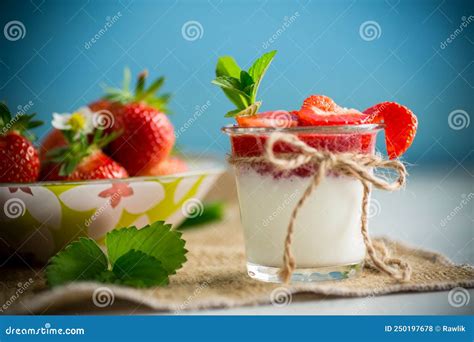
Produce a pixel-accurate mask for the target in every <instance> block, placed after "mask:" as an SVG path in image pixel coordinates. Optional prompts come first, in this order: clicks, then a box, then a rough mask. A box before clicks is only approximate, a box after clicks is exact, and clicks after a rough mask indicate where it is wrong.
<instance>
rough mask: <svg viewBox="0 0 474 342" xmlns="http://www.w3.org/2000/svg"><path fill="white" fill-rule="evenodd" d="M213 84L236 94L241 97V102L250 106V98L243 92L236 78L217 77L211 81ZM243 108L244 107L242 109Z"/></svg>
mask: <svg viewBox="0 0 474 342" xmlns="http://www.w3.org/2000/svg"><path fill="white" fill-rule="evenodd" d="M212 83H213V84H215V85H218V86H219V87H221V88H223V89H225V90H228V91H229V92H231V93H235V94H238V95H240V96H242V97H243V102H244V103H245V105H246V106H248V105H249V104H250V96H249V95H247V94H246V93H245V92H244V91H243V87H242V84H241V83H240V81H239V80H238V79H237V78H234V77H230V76H219V77H216V79H215V80H213V81H212ZM244 108H245V107H244Z"/></svg>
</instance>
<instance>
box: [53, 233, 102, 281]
mask: <svg viewBox="0 0 474 342" xmlns="http://www.w3.org/2000/svg"><path fill="white" fill-rule="evenodd" d="M106 270H107V258H106V256H105V254H104V252H102V250H101V249H100V247H99V246H98V245H97V243H95V241H94V240H91V239H88V238H83V237H82V238H80V239H79V240H77V241H75V242H73V243H71V244H70V245H68V246H67V247H66V248H65V249H64V250H62V251H60V252H59V253H58V254H56V255H55V256H54V257H52V258H51V259H50V261H49V264H48V267H47V268H46V279H47V281H48V284H49V285H50V286H57V285H62V284H65V283H69V282H72V281H78V280H94V279H96V278H97V277H98V276H99V275H100V274H101V273H102V272H104V271H106Z"/></svg>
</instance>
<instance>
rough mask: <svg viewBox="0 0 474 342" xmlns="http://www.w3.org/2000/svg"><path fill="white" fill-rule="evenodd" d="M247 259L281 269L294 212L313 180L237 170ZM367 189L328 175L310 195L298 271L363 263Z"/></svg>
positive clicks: (300, 220)
mask: <svg viewBox="0 0 474 342" xmlns="http://www.w3.org/2000/svg"><path fill="white" fill-rule="evenodd" d="M236 173H237V177H236V179H237V189H238V194H239V202H240V212H241V217H242V224H243V228H244V236H245V245H246V252H247V260H248V262H251V263H253V264H258V265H261V266H269V267H281V266H282V260H283V259H282V258H283V247H284V240H285V237H286V233H287V230H288V223H289V220H290V216H291V213H292V211H293V209H294V208H295V206H296V204H297V202H298V200H299V199H300V198H301V196H302V195H303V193H304V191H305V189H306V188H307V186H308V185H309V183H310V182H311V181H312V180H313V178H312V177H304V178H303V177H298V176H292V177H289V178H278V179H275V178H273V177H272V176H271V175H261V174H259V173H257V172H255V171H253V170H249V169H248V168H245V169H241V170H236ZM362 195H363V189H362V185H361V184H360V182H358V181H357V180H354V179H351V178H348V177H343V176H327V177H325V178H324V179H323V180H322V181H321V183H320V184H319V186H318V187H317V188H316V189H315V190H314V191H313V192H312V193H311V195H310V197H309V198H308V199H307V200H306V202H305V203H304V205H303V207H302V208H301V209H300V211H299V213H298V216H297V218H296V222H295V230H294V232H295V233H294V238H293V243H292V251H293V254H294V256H295V258H296V267H297V268H317V267H327V266H342V265H349V264H356V263H359V262H361V261H363V259H364V256H365V252H366V250H365V245H364V242H363V239H362V235H361V231H360V217H361V204H362Z"/></svg>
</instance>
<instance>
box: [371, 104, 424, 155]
mask: <svg viewBox="0 0 474 342" xmlns="http://www.w3.org/2000/svg"><path fill="white" fill-rule="evenodd" d="M364 113H365V114H367V115H368V116H369V117H368V119H367V121H366V122H367V123H379V122H382V121H383V123H384V124H385V144H386V146H387V153H388V156H389V158H390V159H395V158H397V157H400V156H401V155H402V154H403V153H405V152H406V150H407V149H408V148H409V147H410V146H411V144H412V143H413V140H414V139H415V135H416V130H417V128H418V119H417V118H416V116H415V114H413V112H412V111H411V110H410V109H408V108H407V107H405V106H402V105H400V104H398V103H395V102H382V103H379V104H376V105H375V106H372V107H370V108H368V109H366V110H365V111H364Z"/></svg>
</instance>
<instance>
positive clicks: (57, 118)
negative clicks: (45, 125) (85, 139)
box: [51, 107, 94, 138]
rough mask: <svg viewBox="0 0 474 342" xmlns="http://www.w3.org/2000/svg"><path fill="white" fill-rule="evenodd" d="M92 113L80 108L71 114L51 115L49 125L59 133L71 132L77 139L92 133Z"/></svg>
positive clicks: (85, 108) (87, 109) (87, 108)
mask: <svg viewBox="0 0 474 342" xmlns="http://www.w3.org/2000/svg"><path fill="white" fill-rule="evenodd" d="M93 117H94V112H92V111H91V110H90V108H89V107H81V108H79V109H78V110H76V111H75V112H73V113H62V114H59V113H53V121H52V122H51V124H52V125H53V127H54V128H56V129H59V130H61V131H73V132H74V133H75V137H76V138H77V137H78V136H79V135H81V134H85V135H87V134H90V133H92V132H93V131H94V120H93Z"/></svg>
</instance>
